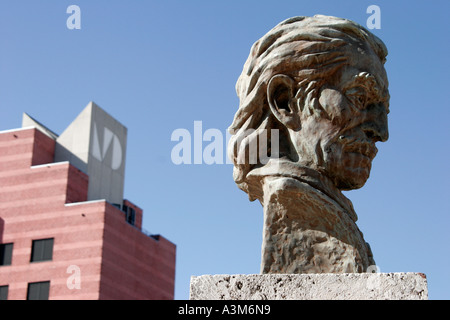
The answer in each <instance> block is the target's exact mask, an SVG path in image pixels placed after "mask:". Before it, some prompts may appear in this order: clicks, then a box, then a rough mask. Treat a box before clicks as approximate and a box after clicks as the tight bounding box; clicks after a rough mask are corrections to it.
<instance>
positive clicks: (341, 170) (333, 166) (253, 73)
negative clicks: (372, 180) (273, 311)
mask: <svg viewBox="0 0 450 320" xmlns="http://www.w3.org/2000/svg"><path fill="white" fill-rule="evenodd" d="M386 55H387V49H386V47H385V45H384V44H383V42H382V41H381V40H380V39H378V38H377V37H376V36H375V35H373V34H371V33H370V32H369V31H368V30H366V29H365V28H363V27H362V26H360V25H358V24H356V23H354V22H352V21H349V20H346V19H341V18H336V17H329V16H322V15H317V16H314V17H294V18H290V19H288V20H285V21H283V22H281V23H280V24H278V25H277V26H275V27H274V28H273V29H272V30H270V31H269V32H268V33H267V34H266V35H264V36H263V37H262V38H261V39H259V40H258V41H257V42H256V43H255V44H254V45H253V46H252V48H251V51H250V55H249V57H248V59H247V61H246V63H245V65H244V68H243V71H242V74H241V75H240V77H239V79H238V81H237V84H236V91H237V94H238V97H239V99H240V104H239V109H238V110H237V112H236V114H235V116H234V120H233V123H232V124H231V126H230V128H229V131H230V133H231V135H232V137H231V139H230V143H229V150H228V153H229V156H230V159H232V161H233V163H234V169H233V178H234V180H235V182H236V184H237V185H238V187H239V188H240V189H242V190H243V191H245V192H246V193H248V195H249V199H250V200H251V201H253V200H256V199H258V200H259V201H260V202H261V204H262V206H263V208H264V230H263V243H262V260H261V272H262V273H348V272H366V271H367V269H368V267H370V266H371V265H374V264H375V262H374V259H373V255H372V252H371V249H370V247H369V245H368V244H367V243H366V242H365V241H364V238H363V234H362V233H361V231H360V230H359V228H358V227H357V225H356V221H357V215H356V213H355V211H354V209H353V206H352V203H351V202H350V200H349V199H347V198H346V197H345V196H344V195H343V194H342V191H343V190H352V189H357V188H361V187H362V186H364V184H365V182H366V181H367V179H368V178H369V174H370V170H371V163H372V160H373V159H374V157H375V155H376V154H377V148H376V146H375V143H376V142H380V141H381V142H384V141H386V140H387V139H388V123H387V114H388V113H389V93H388V80H387V75H386V71H385V69H384V63H385V58H386ZM256 141H260V142H261V141H264V142H265V143H266V144H267V145H271V146H272V148H267V155H268V158H267V159H268V160H267V161H262V160H261V159H258V160H257V161H251V160H252V157H251V156H250V155H251V152H250V149H251V146H252V144H255V143H256ZM274 146H276V148H275V147H274Z"/></svg>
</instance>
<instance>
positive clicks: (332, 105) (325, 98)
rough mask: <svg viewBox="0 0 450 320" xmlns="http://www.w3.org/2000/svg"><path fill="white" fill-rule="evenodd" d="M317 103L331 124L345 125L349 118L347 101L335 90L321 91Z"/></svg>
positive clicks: (326, 89)
mask: <svg viewBox="0 0 450 320" xmlns="http://www.w3.org/2000/svg"><path fill="white" fill-rule="evenodd" d="M319 103H320V105H321V106H322V108H323V109H324V110H325V112H326V113H327V115H328V118H329V119H331V120H332V121H333V122H337V123H345V122H346V121H347V119H349V118H350V117H351V115H350V108H349V101H348V100H347V98H346V97H345V96H344V95H343V94H342V93H341V92H340V91H338V90H336V89H330V88H325V89H323V90H321V92H320V97H319Z"/></svg>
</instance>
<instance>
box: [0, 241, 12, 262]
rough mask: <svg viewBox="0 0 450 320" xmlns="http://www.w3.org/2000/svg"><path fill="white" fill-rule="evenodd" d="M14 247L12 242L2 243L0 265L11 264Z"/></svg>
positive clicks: (0, 245)
mask: <svg viewBox="0 0 450 320" xmlns="http://www.w3.org/2000/svg"><path fill="white" fill-rule="evenodd" d="M12 249H13V244H12V243H5V244H0V266H9V265H11V260H12Z"/></svg>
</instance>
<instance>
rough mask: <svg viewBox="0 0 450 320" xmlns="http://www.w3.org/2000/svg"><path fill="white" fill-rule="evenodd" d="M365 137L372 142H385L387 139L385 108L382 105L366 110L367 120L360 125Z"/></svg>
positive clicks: (372, 106) (375, 105)
mask: <svg viewBox="0 0 450 320" xmlns="http://www.w3.org/2000/svg"><path fill="white" fill-rule="evenodd" d="M362 130H363V131H364V134H365V135H366V137H367V138H368V139H370V140H372V141H374V142H378V141H381V142H385V141H387V140H388V138H389V130H388V121H387V112H386V108H385V107H384V105H383V104H382V103H380V104H373V105H371V106H370V107H369V108H367V119H366V121H365V122H364V123H363V125H362Z"/></svg>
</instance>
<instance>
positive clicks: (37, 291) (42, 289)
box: [27, 281, 50, 300]
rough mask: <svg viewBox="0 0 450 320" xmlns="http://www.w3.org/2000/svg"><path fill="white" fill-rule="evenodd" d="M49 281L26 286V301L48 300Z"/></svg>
mask: <svg viewBox="0 0 450 320" xmlns="http://www.w3.org/2000/svg"><path fill="white" fill-rule="evenodd" d="M49 292H50V281H43V282H33V283H29V284H28V293H27V300H48V295H49Z"/></svg>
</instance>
